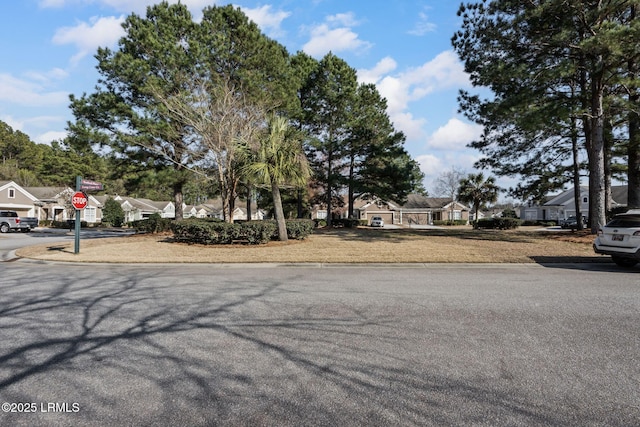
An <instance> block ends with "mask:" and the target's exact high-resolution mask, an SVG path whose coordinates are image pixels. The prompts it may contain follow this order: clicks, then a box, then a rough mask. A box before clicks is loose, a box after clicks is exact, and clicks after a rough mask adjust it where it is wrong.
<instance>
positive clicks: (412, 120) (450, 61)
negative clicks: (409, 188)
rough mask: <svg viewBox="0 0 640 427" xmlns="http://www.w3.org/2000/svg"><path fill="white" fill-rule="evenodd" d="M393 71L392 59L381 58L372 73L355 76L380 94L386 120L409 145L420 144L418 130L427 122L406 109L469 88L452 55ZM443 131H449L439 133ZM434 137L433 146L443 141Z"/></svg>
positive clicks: (422, 136)
mask: <svg viewBox="0 0 640 427" xmlns="http://www.w3.org/2000/svg"><path fill="white" fill-rule="evenodd" d="M396 67H397V63H396V62H395V60H394V59H392V58H391V57H385V58H384V59H382V60H381V61H379V62H378V63H377V64H376V65H375V66H374V67H373V68H372V69H369V70H366V69H363V70H358V76H359V78H360V81H361V82H365V83H375V84H376V86H377V88H378V91H379V92H380V94H381V95H382V96H383V97H384V98H385V99H386V100H387V106H388V113H389V117H390V118H391V120H392V122H393V123H394V126H395V127H396V128H397V129H399V130H401V131H403V132H404V133H405V134H406V135H407V139H408V140H409V141H412V140H413V141H415V140H423V141H424V138H425V133H424V131H423V129H422V128H423V126H424V125H425V124H426V123H427V120H426V119H424V118H420V117H416V116H415V115H414V114H411V113H409V109H410V105H411V104H412V103H416V102H418V101H422V100H423V99H424V98H426V97H428V96H429V95H431V94H433V93H436V92H440V91H446V90H452V89H458V88H460V87H465V86H469V85H470V82H469V78H468V75H467V74H466V73H465V72H464V68H463V66H462V64H461V63H460V61H459V60H458V58H457V56H456V55H455V54H454V53H453V52H452V51H445V52H442V53H440V54H438V55H437V56H436V57H435V58H434V59H432V60H431V61H429V62H426V63H425V64H423V65H422V66H420V67H415V68H409V69H407V70H404V71H402V72H396V73H394V72H395V71H396ZM446 130H449V131H450V130H451V129H445V130H443V131H442V132H445V131H446ZM435 136H436V137H437V138H435V139H433V137H432V140H433V141H434V143H435V144H438V143H440V142H441V141H443V136H442V135H441V133H440V134H437V135H435ZM462 136H465V135H460V137H461V138H462ZM468 142H470V141H465V142H464V143H465V144H466V143H468Z"/></svg>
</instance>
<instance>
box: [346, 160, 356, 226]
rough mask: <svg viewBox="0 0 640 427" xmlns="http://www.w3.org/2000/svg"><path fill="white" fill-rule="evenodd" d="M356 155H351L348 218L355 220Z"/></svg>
mask: <svg viewBox="0 0 640 427" xmlns="http://www.w3.org/2000/svg"><path fill="white" fill-rule="evenodd" d="M355 163H356V159H355V155H354V154H351V156H350V159H349V189H348V199H349V201H348V203H349V213H348V217H349V218H353V202H354V199H355V197H354V191H353V183H354V179H355V178H354V174H355Z"/></svg>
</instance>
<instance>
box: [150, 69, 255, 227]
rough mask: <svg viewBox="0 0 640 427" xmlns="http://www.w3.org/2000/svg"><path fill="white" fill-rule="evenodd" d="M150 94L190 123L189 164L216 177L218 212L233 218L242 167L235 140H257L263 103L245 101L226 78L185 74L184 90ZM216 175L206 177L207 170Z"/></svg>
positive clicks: (253, 142)
mask: <svg viewBox="0 0 640 427" xmlns="http://www.w3.org/2000/svg"><path fill="white" fill-rule="evenodd" d="M154 92H157V93H156V94H155V95H156V97H157V99H158V101H159V102H160V103H161V104H162V105H163V106H164V107H165V108H166V110H167V114H168V115H169V116H171V117H172V118H173V119H174V120H177V121H179V122H181V123H183V124H184V125H185V126H186V127H187V128H188V129H190V132H191V134H190V138H192V139H193V140H194V141H196V144H195V146H197V147H198V148H197V150H198V152H197V153H192V154H193V157H194V158H197V159H199V160H198V161H197V162H196V163H194V166H193V167H192V168H193V170H195V171H196V172H198V173H200V174H203V175H206V176H208V177H210V178H211V179H215V180H216V181H217V182H218V186H219V189H220V194H221V198H222V208H223V217H224V220H225V221H227V222H233V211H234V209H235V199H236V197H237V196H238V194H237V190H238V183H239V182H240V180H241V178H242V176H241V170H242V166H243V165H242V164H241V163H242V160H243V158H242V156H238V155H237V154H238V152H237V151H238V150H237V149H238V141H243V142H244V143H245V144H246V143H248V144H258V142H257V139H258V137H259V133H260V131H261V130H262V129H264V127H265V123H266V120H265V117H266V113H265V109H264V108H262V107H261V106H258V105H256V104H251V103H249V102H248V101H247V100H246V99H245V97H244V95H243V93H242V91H241V90H239V88H236V87H234V85H233V84H232V83H231V82H229V81H222V82H220V81H219V80H218V81H217V82H215V83H214V82H212V81H211V80H208V79H206V78H194V77H191V78H190V83H189V86H188V90H186V91H184V92H180V93H175V94H172V95H170V96H164V95H163V92H162V91H154ZM210 171H213V174H214V175H215V177H211V172H210Z"/></svg>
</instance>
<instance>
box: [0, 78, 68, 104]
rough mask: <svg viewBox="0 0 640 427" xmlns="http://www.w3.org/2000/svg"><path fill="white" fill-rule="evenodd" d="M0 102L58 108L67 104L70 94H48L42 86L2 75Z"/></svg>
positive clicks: (0, 79) (0, 80)
mask: <svg viewBox="0 0 640 427" xmlns="http://www.w3.org/2000/svg"><path fill="white" fill-rule="evenodd" d="M0 100H1V101H6V102H11V103H14V104H17V105H22V106H27V107H39V106H56V105H64V104H67V103H68V101H69V94H68V93H67V92H55V91H54V92H47V91H46V89H45V88H44V87H43V86H42V85H40V84H37V83H34V82H30V81H27V80H21V79H18V78H15V77H13V76H12V75H10V74H0Z"/></svg>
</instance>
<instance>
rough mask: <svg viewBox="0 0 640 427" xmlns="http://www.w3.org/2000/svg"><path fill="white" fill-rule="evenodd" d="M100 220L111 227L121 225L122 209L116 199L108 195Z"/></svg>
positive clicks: (122, 221)
mask: <svg viewBox="0 0 640 427" xmlns="http://www.w3.org/2000/svg"><path fill="white" fill-rule="evenodd" d="M102 222H103V223H105V224H106V223H108V224H111V225H112V226H113V227H122V224H123V223H124V210H122V206H120V203H118V202H117V201H116V200H114V199H112V198H111V197H109V198H108V199H107V201H106V202H104V207H103V208H102Z"/></svg>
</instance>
